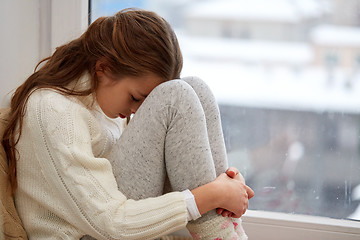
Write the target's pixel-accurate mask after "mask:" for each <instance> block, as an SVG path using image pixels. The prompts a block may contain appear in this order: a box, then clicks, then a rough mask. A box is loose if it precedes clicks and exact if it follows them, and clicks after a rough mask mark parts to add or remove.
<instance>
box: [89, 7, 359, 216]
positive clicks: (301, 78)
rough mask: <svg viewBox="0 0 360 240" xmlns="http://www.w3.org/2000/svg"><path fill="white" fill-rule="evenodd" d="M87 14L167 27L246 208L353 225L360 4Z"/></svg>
mask: <svg viewBox="0 0 360 240" xmlns="http://www.w3.org/2000/svg"><path fill="white" fill-rule="evenodd" d="M341 4H342V5H341ZM90 5H91V10H92V11H91V20H92V21H93V20H95V19H96V18H97V17H99V16H102V15H110V14H113V13H114V12H116V11H118V10H120V9H122V8H126V7H139V8H143V9H149V10H154V11H155V12H157V13H158V14H160V15H161V16H163V17H165V18H166V19H167V20H168V21H169V22H170V23H171V25H172V26H173V27H174V29H175V31H176V33H177V36H178V38H179V42H180V46H181V48H182V52H183V55H184V69H183V72H182V76H187V75H196V76H199V77H201V78H202V79H204V80H205V81H206V82H207V83H208V84H209V86H210V88H212V90H213V91H214V93H215V96H216V98H217V101H218V104H219V107H220V110H221V114H222V123H223V130H224V134H225V140H226V146H227V151H228V158H229V162H230V165H232V166H235V167H237V168H239V169H240V171H241V172H242V173H243V175H244V176H245V178H246V180H247V184H248V185H250V186H251V187H252V188H253V189H254V191H255V193H256V194H255V197H254V198H253V199H252V200H251V201H250V206H249V207H250V209H252V210H263V211H270V212H281V213H291V214H296V215H298V214H301V215H312V216H322V217H331V218H335V219H348V220H360V205H359V204H360V97H359V96H360V72H359V67H360V64H359V56H360V17H359V9H360V1H359V0H349V1H346V6H345V5H344V4H343V1H337V0H203V1H190V0H174V1H168V0H137V1H116V0H101V1H100V0H92V1H91V4H90ZM338 9H342V11H337V10H338Z"/></svg>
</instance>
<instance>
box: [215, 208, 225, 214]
mask: <svg viewBox="0 0 360 240" xmlns="http://www.w3.org/2000/svg"><path fill="white" fill-rule="evenodd" d="M224 210H225V209H223V208H217V209H216V213H217V214H220V215H221V214H222V213H223V212H224Z"/></svg>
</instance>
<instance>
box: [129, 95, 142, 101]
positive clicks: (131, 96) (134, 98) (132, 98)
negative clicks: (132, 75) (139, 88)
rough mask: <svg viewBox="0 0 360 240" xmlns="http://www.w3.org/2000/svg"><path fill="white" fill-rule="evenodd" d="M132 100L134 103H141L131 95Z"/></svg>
mask: <svg viewBox="0 0 360 240" xmlns="http://www.w3.org/2000/svg"><path fill="white" fill-rule="evenodd" d="M131 99H132V100H133V101H134V102H140V100H139V99H137V98H135V97H134V96H133V95H131Z"/></svg>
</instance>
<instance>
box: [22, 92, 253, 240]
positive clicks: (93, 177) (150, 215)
mask: <svg viewBox="0 0 360 240" xmlns="http://www.w3.org/2000/svg"><path fill="white" fill-rule="evenodd" d="M25 120H26V121H25V123H24V131H23V134H22V141H26V142H32V143H33V144H34V146H36V147H33V148H31V149H23V151H21V149H20V155H21V159H23V162H24V164H26V166H25V165H24V166H23V167H25V168H27V169H28V173H29V179H26V181H25V182H26V183H24V184H25V185H23V186H20V188H21V189H19V190H21V191H26V192H27V193H26V194H27V195H31V199H32V201H34V202H35V206H46V208H44V209H42V210H41V211H46V212H48V214H47V216H56V219H58V220H57V221H60V220H59V219H63V220H62V222H61V225H62V226H63V225H71V228H75V229H77V230H78V231H79V232H81V233H85V234H89V235H92V236H94V237H96V238H98V239H104V238H106V239H107V238H113V239H149V238H156V237H157V236H160V235H163V234H168V233H171V232H174V231H176V230H178V229H181V228H183V227H185V225H186V223H187V209H186V204H185V199H184V195H183V194H182V193H180V192H173V193H169V194H165V195H163V196H160V197H156V198H148V199H144V200H139V201H134V200H129V199H127V198H126V197H125V196H124V195H123V194H122V193H121V192H120V191H118V188H117V184H116V181H115V178H114V175H113V173H112V167H111V164H110V163H109V161H108V160H107V159H105V158H99V157H95V156H94V152H93V150H94V149H92V147H91V142H92V141H93V139H94V138H97V137H99V135H98V134H96V133H98V132H100V131H96V127H97V126H96V124H95V123H96V119H95V118H94V116H93V115H92V114H91V113H90V112H89V111H88V110H87V109H86V108H84V107H83V106H82V105H81V104H78V103H76V102H74V101H72V100H69V99H68V98H66V97H64V96H62V95H61V94H58V93H55V92H53V91H50V90H42V91H36V92H34V93H33V94H32V95H31V97H30V98H29V102H28V107H27V111H26V116H25ZM29 151H34V152H33V153H30V152H29ZM22 153H26V154H23V155H22ZM27 156H36V157H33V158H30V157H29V159H27ZM31 171H34V172H31ZM23 182H24V181H23ZM26 184H29V185H30V186H27V185H26ZM33 186H36V188H34V187H33ZM245 189H246V188H245V187H244V185H243V184H242V183H241V182H240V181H239V180H237V179H231V178H229V177H227V176H226V174H222V175H221V176H219V177H218V178H217V179H216V180H215V181H213V182H211V183H208V184H206V185H204V186H201V187H199V188H196V189H194V190H193V191H192V192H193V194H194V196H195V199H196V203H197V206H198V208H199V210H200V213H205V212H207V211H209V210H211V209H215V208H217V207H222V208H225V209H229V210H230V211H232V212H234V213H236V214H239V215H241V214H242V213H243V212H244V210H246V206H247V197H246V191H245ZM43 196H47V198H44V197H43ZM24 204H25V205H26V204H29V206H23V208H24V209H26V211H36V209H30V208H31V207H32V206H33V205H34V204H33V203H32V204H30V203H26V202H25V203H24ZM39 217H40V218H41V217H42V216H39ZM25 220H27V218H26V217H25ZM27 224H30V225H32V224H36V223H34V221H32V222H27ZM59 226H60V225H59ZM34 229H36V227H34Z"/></svg>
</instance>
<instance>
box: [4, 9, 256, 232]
mask: <svg viewBox="0 0 360 240" xmlns="http://www.w3.org/2000/svg"><path fill="white" fill-rule="evenodd" d="M45 60H46V61H45V63H44V65H43V66H42V67H40V69H39V70H37V71H35V73H34V74H32V75H31V76H30V77H29V78H28V79H27V80H26V81H25V82H24V84H22V85H21V86H20V87H19V88H18V89H17V90H16V92H15V94H14V96H13V98H12V101H11V115H10V123H9V125H8V126H7V128H6V129H5V133H4V136H3V146H4V148H5V150H6V154H7V157H8V160H9V168H10V169H11V176H10V177H11V183H12V187H13V191H14V193H15V201H16V206H17V209H18V211H19V215H20V217H21V219H22V221H23V224H24V227H25V229H26V231H27V233H28V235H29V237H30V238H33V239H53V238H55V239H79V238H81V237H82V236H84V235H88V236H91V237H93V238H97V239H154V238H156V237H159V236H161V235H166V234H169V233H171V232H173V231H176V230H178V229H181V228H183V227H185V226H186V225H187V227H188V229H189V230H190V232H191V233H192V235H193V237H194V238H195V239H242V238H246V235H245V234H244V233H243V231H242V230H241V225H240V222H239V221H238V220H235V218H239V217H240V216H241V215H242V214H243V213H244V212H245V211H246V209H247V204H248V199H249V198H251V197H252V196H253V192H252V190H251V189H250V188H249V187H247V186H246V185H245V184H244V182H243V181H242V179H241V176H240V174H239V173H238V171H237V170H236V169H231V170H229V171H228V174H229V175H230V176H231V177H233V178H230V177H228V176H227V175H226V174H225V173H223V172H224V171H225V170H226V156H225V148H224V143H223V139H222V138H223V136H222V132H221V126H220V118H219V113H218V109H217V106H216V103H215V101H214V98H213V96H212V95H211V93H210V92H209V90H208V88H206V85H205V84H204V83H203V82H202V81H201V80H199V79H196V78H186V79H182V80H179V77H180V72H181V68H182V57H181V52H180V49H179V46H178V43H177V39H176V36H175V34H174V32H173V31H172V30H171V27H170V26H169V24H168V23H167V22H166V21H165V20H164V19H162V18H161V17H159V16H158V15H156V14H155V13H152V12H148V11H142V10H124V11H121V12H119V13H117V14H115V15H114V16H111V17H102V18H99V19H98V20H96V21H95V22H94V23H93V24H91V25H90V26H89V28H88V30H87V31H86V32H85V33H84V34H83V35H82V36H81V37H80V38H78V39H75V40H73V41H71V42H70V43H68V44H65V45H63V46H61V47H59V48H57V49H56V51H55V52H54V54H53V55H52V56H51V57H49V58H47V59H45ZM170 79H178V80H171V81H168V80H170ZM135 112H136V114H134V113H135ZM132 114H134V116H133V118H132V119H131V120H130V115H132ZM126 119H127V121H126ZM125 122H128V125H127V126H126V128H123V125H124V123H125ZM216 176H218V177H216ZM164 187H167V189H171V191H172V192H170V193H166V194H164ZM187 189H192V190H191V191H189V190H187ZM15 190H16V191H15ZM166 192H168V190H167V191H166ZM215 208H221V209H226V210H219V213H222V214H223V215H224V216H230V217H235V218H229V217H226V218H223V217H222V216H221V215H217V214H216V213H215V210H214V209H215ZM201 215H202V216H201ZM200 216H201V217H200Z"/></svg>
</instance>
